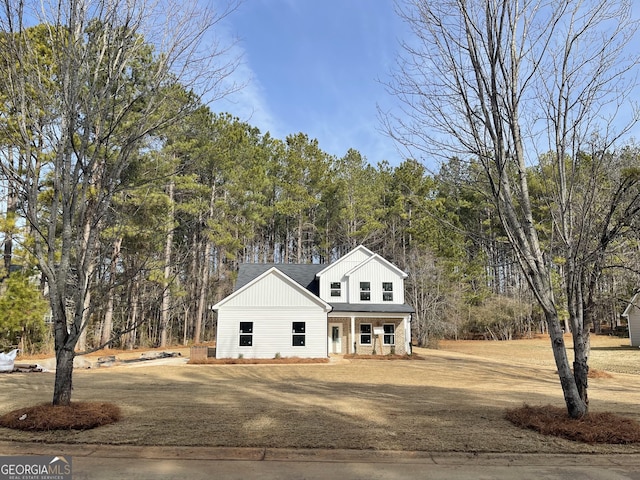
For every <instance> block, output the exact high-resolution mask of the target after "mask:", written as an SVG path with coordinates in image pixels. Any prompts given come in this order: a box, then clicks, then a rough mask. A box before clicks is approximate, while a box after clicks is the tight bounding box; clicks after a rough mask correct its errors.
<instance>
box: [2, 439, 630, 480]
mask: <svg viewBox="0 0 640 480" xmlns="http://www.w3.org/2000/svg"><path fill="white" fill-rule="evenodd" d="M0 455H2V456H4V455H65V456H71V457H72V461H73V478H74V479H76V480H84V479H89V480H112V479H136V480H147V479H149V480H168V479H185V480H200V479H207V480H209V479H224V480H226V479H229V480H236V479H237V480H240V479H242V480H253V479H256V480H257V479H259V480H276V479H277V480H281V479H300V480H302V479H304V480H316V479H317V480H320V479H322V480H325V479H366V480H404V479H421V478H425V479H426V478H428V479H434V480H440V479H443V480H444V479H447V480H458V479H470V478H473V479H498V480H502V479H505V480H506V479H509V480H511V479H524V480H529V479H530V480H533V479H535V480H538V479H549V480H554V479H563V480H564V479H571V480H575V479H581V480H582V479H587V480H588V479H594V480H596V479H597V480H619V479H632V480H640V455H577V456H571V455H531V454H478V455H473V454H450V453H428V452H387V451H352V450H291V449H258V448H255V449H253V448H242V449H240V448H206V447H129V446H126V447H125V446H102V445H45V444H32V443H29V444H21V443H9V442H0Z"/></svg>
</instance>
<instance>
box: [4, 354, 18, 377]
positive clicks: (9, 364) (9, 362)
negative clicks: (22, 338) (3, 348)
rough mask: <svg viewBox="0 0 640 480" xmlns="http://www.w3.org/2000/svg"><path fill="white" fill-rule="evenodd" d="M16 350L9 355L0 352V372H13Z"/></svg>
mask: <svg viewBox="0 0 640 480" xmlns="http://www.w3.org/2000/svg"><path fill="white" fill-rule="evenodd" d="M16 355H18V349H17V348H16V349H15V350H11V351H10V352H9V353H2V352H0V372H11V371H13V363H14V362H15V361H16Z"/></svg>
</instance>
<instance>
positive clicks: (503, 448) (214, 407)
mask: <svg viewBox="0 0 640 480" xmlns="http://www.w3.org/2000/svg"><path fill="white" fill-rule="evenodd" d="M626 342H628V340H624V339H617V338H611V337H595V338H594V341H593V347H594V351H593V361H592V364H593V366H594V367H595V368H597V369H601V370H606V371H608V372H610V373H611V376H610V378H597V379H593V380H591V383H590V398H591V409H592V410H593V411H608V412H613V413H617V414H621V415H625V416H628V417H630V418H632V419H635V420H636V421H640V349H633V350H632V349H629V348H625V347H624V346H623V345H625V344H626ZM417 353H419V354H420V356H421V357H422V358H423V359H422V360H411V361H406V360H398V361H379V360H342V359H338V360H335V359H334V360H332V362H331V363H328V364H309V365H185V364H182V365H167V364H163V365H160V366H154V365H149V366H147V365H142V364H139V365H137V366H136V368H130V367H127V366H115V367H110V368H98V369H91V370H76V372H75V376H74V400H76V401H101V402H112V403H115V404H117V405H120V406H121V408H122V413H123V419H122V420H121V421H120V422H118V423H116V424H113V425H108V426H104V427H100V428H97V429H94V430H88V431H80V432H78V431H72V432H60V431H52V432H44V433H30V432H20V431H14V430H9V429H0V435H1V437H2V438H3V440H5V441H7V440H9V441H29V442H33V441H35V442H63V443H92V444H135V445H184V446H196V445H202V446H237V447H270V448H277V447H289V448H340V449H342V448H345V449H376V450H424V451H434V452H452V451H456V452H459V451H463V452H517V453H528V452H531V453H534V452H546V453H570V452H580V453H589V452H599V453H607V452H615V453H640V445H638V444H633V445H588V444H582V443H575V442H570V441H566V440H561V439H557V438H553V437H545V436H542V435H539V434H536V433H534V432H530V431H526V430H522V429H520V428H517V427H515V426H513V425H512V424H511V423H509V422H508V421H507V420H505V419H504V412H505V409H508V408H512V407H518V406H521V405H522V404H523V403H529V404H531V405H548V404H552V405H563V399H562V392H561V389H560V386H559V381H558V378H557V375H556V373H555V368H554V366H553V357H552V354H551V349H550V346H549V341H548V339H537V340H518V341H513V342H478V341H476V342H442V344H441V349H440V350H422V349H418V350H417ZM0 387H1V388H0V413H6V412H8V411H11V410H14V409H16V408H19V407H24V406H29V405H35V404H39V403H45V402H48V401H50V399H51V396H52V389H53V374H52V373H14V374H3V375H0Z"/></svg>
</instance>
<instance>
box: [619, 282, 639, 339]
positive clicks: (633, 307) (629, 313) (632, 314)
mask: <svg viewBox="0 0 640 480" xmlns="http://www.w3.org/2000/svg"><path fill="white" fill-rule="evenodd" d="M638 302H640V293H636V294H635V295H634V296H633V298H632V299H631V301H630V302H629V305H627V308H625V310H624V312H623V313H622V316H623V317H626V319H627V325H628V326H629V340H630V342H631V346H632V347H640V305H639V303H638Z"/></svg>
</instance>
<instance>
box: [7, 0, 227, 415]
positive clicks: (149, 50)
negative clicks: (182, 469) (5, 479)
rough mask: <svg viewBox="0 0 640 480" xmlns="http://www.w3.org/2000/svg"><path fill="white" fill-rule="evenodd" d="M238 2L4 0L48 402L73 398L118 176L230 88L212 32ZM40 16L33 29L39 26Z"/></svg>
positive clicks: (13, 134) (10, 126)
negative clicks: (45, 305) (49, 364)
mask: <svg viewBox="0 0 640 480" xmlns="http://www.w3.org/2000/svg"><path fill="white" fill-rule="evenodd" d="M235 6H236V4H235V3H231V4H230V5H229V6H228V8H227V9H226V10H222V11H218V12H214V11H208V10H204V9H202V7H201V6H200V4H199V3H198V2H186V3H185V2H179V1H173V0H167V1H158V2H156V3H154V2H153V1H152V2H147V1H143V0H141V1H138V0H127V1H124V0H63V1H61V2H51V3H48V2H47V1H45V2H14V1H12V0H4V1H3V2H2V11H1V12H0V30H1V31H2V42H3V44H2V47H3V48H2V53H1V54H0V55H2V57H1V58H2V69H3V70H4V71H3V72H2V75H0V81H1V82H2V85H1V86H0V90H2V91H3V92H5V94H6V95H4V96H3V97H2V99H3V105H2V112H1V113H0V115H3V116H5V117H6V118H9V117H10V119H9V120H8V121H5V122H1V125H2V128H4V129H6V131H7V132H6V137H7V138H11V139H12V140H13V144H12V145H10V146H8V147H7V150H6V152H3V154H4V153H6V154H7V155H9V153H8V152H13V153H14V154H16V153H17V154H19V155H20V162H18V163H21V164H22V169H21V170H19V171H18V170H16V169H13V168H11V163H9V162H2V170H3V173H4V175H6V176H7V177H8V178H10V179H12V180H13V181H14V184H15V185H17V186H18V188H19V195H20V200H21V202H22V208H23V209H24V215H25V218H26V219H27V222H28V224H29V225H30V228H31V232H32V235H33V254H34V256H35V258H36V259H37V262H38V264H39V267H40V269H41V271H42V274H43V276H44V278H45V280H46V283H47V285H48V295H49V298H50V304H51V309H52V315H53V320H54V324H55V334H54V335H55V350H56V379H55V388H54V394H53V403H54V404H60V405H68V404H69V403H70V400H71V391H72V372H73V359H74V355H75V353H74V347H75V345H76V342H77V341H78V338H79V336H80V334H81V332H82V331H83V329H84V328H85V327H86V325H85V323H86V315H83V311H84V308H85V307H86V302H85V299H86V297H87V295H88V285H89V279H90V278H91V276H92V268H93V265H95V263H94V256H95V254H96V250H97V245H98V242H99V233H100V232H101V231H102V230H103V229H104V228H105V219H106V218H107V217H108V216H107V215H106V214H107V211H108V209H109V208H110V205H111V202H112V198H113V195H114V193H116V192H117V191H118V190H119V189H121V188H123V185H121V180H122V173H123V172H124V171H125V169H126V168H127V167H128V166H129V165H130V164H131V162H132V161H134V159H135V158H136V155H137V152H139V151H140V149H141V148H146V149H147V150H148V149H150V148H152V147H153V143H152V140H153V138H154V135H155V134H156V133H157V132H159V131H160V130H161V129H162V128H163V127H165V126H166V125H169V124H171V123H172V122H175V121H176V120H178V119H180V118H181V117H182V116H183V115H184V114H185V113H186V112H188V111H191V110H192V109H193V108H194V107H195V106H196V104H197V103H199V100H198V97H197V96H196V94H200V95H205V94H206V95H207V98H208V99H209V100H214V99H216V98H219V97H220V96H222V95H224V94H225V88H226V86H225V79H227V78H228V77H229V75H230V74H231V73H232V71H233V69H234V67H235V61H234V60H230V57H229V56H227V52H226V51H225V50H224V49H222V48H220V46H219V44H218V43H217V42H216V41H214V38H215V37H214V34H215V27H216V25H217V24H218V23H219V22H220V20H221V19H222V18H224V17H225V16H226V15H228V14H229V13H230V12H231V11H232V10H233V9H234V8H235ZM34 21H36V22H38V23H39V24H40V25H39V27H38V29H37V30H36V31H37V32H38V33H39V35H35V34H34V29H33V25H31V26H30V25H28V24H27V22H34Z"/></svg>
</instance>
